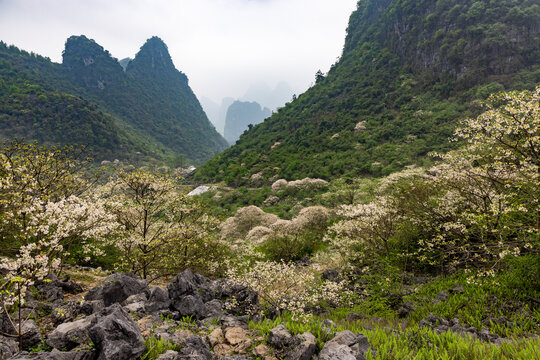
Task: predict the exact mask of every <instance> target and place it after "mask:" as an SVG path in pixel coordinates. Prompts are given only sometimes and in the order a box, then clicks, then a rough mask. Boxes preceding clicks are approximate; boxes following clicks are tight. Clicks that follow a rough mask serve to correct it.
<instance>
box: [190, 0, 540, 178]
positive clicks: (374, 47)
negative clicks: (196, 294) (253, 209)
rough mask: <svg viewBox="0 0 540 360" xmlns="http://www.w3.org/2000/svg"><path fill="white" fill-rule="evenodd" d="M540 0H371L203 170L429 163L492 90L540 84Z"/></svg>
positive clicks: (328, 170)
mask: <svg viewBox="0 0 540 360" xmlns="http://www.w3.org/2000/svg"><path fill="white" fill-rule="evenodd" d="M538 24H540V1H539V0H523V1H516V0H500V1H487V0H362V1H359V2H358V5H357V9H356V11H354V12H353V14H352V15H351V17H350V20H349V26H348V29H347V37H346V41H345V46H344V50H343V54H342V56H341V58H340V59H339V60H338V62H337V63H336V64H334V65H333V66H332V67H331V69H330V71H329V72H328V74H327V75H326V76H322V77H319V79H318V81H317V83H316V84H315V85H314V86H313V87H312V88H310V89H309V90H308V91H307V92H305V93H304V94H302V95H300V96H298V98H297V99H296V100H294V101H292V102H291V103H290V104H288V105H287V106H285V107H284V108H281V109H280V110H279V111H278V112H277V113H275V114H274V115H273V116H272V117H270V118H269V119H267V120H265V121H264V122H263V123H262V124H259V125H257V126H254V127H253V129H251V130H249V131H248V132H246V133H245V134H244V135H242V136H241V137H240V140H239V141H238V142H237V144H236V145H235V146H232V147H230V148H229V149H227V150H226V151H225V152H224V153H223V154H222V155H220V156H218V157H216V158H214V159H212V160H210V161H209V162H207V163H206V164H205V165H204V166H203V167H201V168H199V169H198V171H197V172H196V174H195V179H197V180H201V181H209V180H212V181H222V180H225V181H226V182H228V183H230V184H236V185H240V184H249V181H250V178H251V176H252V175H253V174H261V175H262V176H263V178H265V179H267V181H268V182H270V181H272V179H276V178H286V179H289V180H291V179H301V178H304V177H318V178H326V179H331V178H335V177H352V176H359V175H363V176H380V175H386V174H389V173H391V172H393V171H397V170H399V169H402V168H403V167H404V166H406V165H409V164H425V163H429V160H428V159H427V154H428V153H429V152H430V151H434V150H436V151H445V150H448V149H450V148H451V147H453V146H456V144H455V143H450V142H449V141H448V139H449V137H450V136H451V135H452V133H453V130H454V129H455V126H456V124H457V121H458V120H459V119H460V118H464V117H468V116H474V115H476V114H478V113H479V111H480V110H481V108H480V106H479V105H478V102H477V100H482V99H485V98H486V97H487V96H488V95H489V94H490V93H493V92H498V91H502V90H511V89H531V88H533V87H534V86H535V85H536V84H539V83H540V26H538Z"/></svg>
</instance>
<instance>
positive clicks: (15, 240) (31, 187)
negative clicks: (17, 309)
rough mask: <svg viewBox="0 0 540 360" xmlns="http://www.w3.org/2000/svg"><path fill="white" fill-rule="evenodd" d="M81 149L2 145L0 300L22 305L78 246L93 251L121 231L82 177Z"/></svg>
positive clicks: (0, 170) (0, 162)
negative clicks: (0, 274)
mask: <svg viewBox="0 0 540 360" xmlns="http://www.w3.org/2000/svg"><path fill="white" fill-rule="evenodd" d="M79 150H80V149H74V148H71V147H64V148H56V147H45V146H38V145H36V144H25V143H22V142H19V141H12V142H10V143H4V144H2V145H1V146H0V244H2V246H1V247H0V249H1V250H0V251H2V252H3V255H4V256H5V257H4V258H2V259H1V261H0V270H2V272H3V273H4V274H5V275H4V276H3V278H2V279H1V291H0V297H1V300H2V302H3V304H4V305H6V306H8V305H14V304H21V303H22V302H23V301H24V298H25V293H26V291H27V290H28V288H29V287H30V286H32V285H33V284H34V283H35V281H37V280H41V279H43V278H44V277H45V276H46V275H47V274H49V273H51V272H55V271H58V270H59V268H60V267H61V264H62V261H63V260H64V259H65V257H66V256H68V255H69V251H70V248H71V246H72V245H73V244H74V242H78V243H82V245H83V251H85V252H87V253H88V254H89V253H90V252H91V251H94V250H95V249H94V247H93V246H92V245H93V243H94V242H100V241H102V240H103V239H104V238H105V237H107V236H108V235H109V234H110V233H111V232H113V231H114V230H115V228H116V227H117V224H116V222H115V221H114V218H113V217H112V216H111V215H110V214H108V213H107V212H106V211H105V208H104V206H103V203H102V202H101V201H99V199H96V198H95V197H93V195H92V194H91V193H90V192H89V191H87V190H88V188H89V185H88V182H87V181H85V180H84V179H83V178H82V176H81V175H80V173H79V172H80V170H81V167H82V166H83V164H84V163H85V161H81V160H79V159H78V157H79V155H80V153H79Z"/></svg>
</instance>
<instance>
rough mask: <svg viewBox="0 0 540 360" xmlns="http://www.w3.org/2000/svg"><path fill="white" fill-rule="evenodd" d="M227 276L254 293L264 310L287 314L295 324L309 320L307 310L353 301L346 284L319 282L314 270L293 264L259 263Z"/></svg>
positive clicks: (234, 270)
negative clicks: (289, 313)
mask: <svg viewBox="0 0 540 360" xmlns="http://www.w3.org/2000/svg"><path fill="white" fill-rule="evenodd" d="M227 275H228V277H229V279H230V281H232V282H233V283H237V284H242V285H245V286H248V287H249V288H250V289H252V290H254V291H256V292H257V293H258V294H259V297H260V300H261V305H262V306H263V308H264V309H270V308H272V309H273V310H277V311H279V312H281V311H289V312H291V314H292V315H293V319H294V320H295V321H307V320H309V318H310V317H311V314H310V312H309V311H308V310H309V309H313V308H316V307H318V306H320V305H322V304H327V303H331V304H333V305H344V304H348V302H349V301H350V299H351V298H352V293H351V292H350V291H349V290H348V289H347V288H346V284H345V282H339V283H337V282H331V281H322V280H320V279H318V277H317V276H316V273H315V272H313V270H311V269H308V268H303V267H298V266H295V265H293V264H286V263H278V262H265V261H259V262H255V263H254V264H252V265H251V266H249V267H247V268H245V269H243V270H238V269H230V270H229V272H228V274H227Z"/></svg>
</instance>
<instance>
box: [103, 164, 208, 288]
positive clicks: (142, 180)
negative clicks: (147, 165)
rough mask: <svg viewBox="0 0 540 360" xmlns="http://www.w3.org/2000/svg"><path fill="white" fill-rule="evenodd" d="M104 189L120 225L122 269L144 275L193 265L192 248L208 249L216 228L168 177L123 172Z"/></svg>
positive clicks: (141, 172) (118, 246)
mask: <svg viewBox="0 0 540 360" xmlns="http://www.w3.org/2000/svg"><path fill="white" fill-rule="evenodd" d="M101 193H102V195H103V196H104V197H105V198H106V200H107V204H108V205H107V206H108V208H109V211H110V212H111V213H113V214H114V215H115V216H116V220H117V221H118V223H120V224H121V227H122V229H121V232H120V234H119V236H118V237H117V238H115V239H114V240H113V241H112V244H113V245H114V246H116V247H117V248H118V249H119V250H120V252H121V253H122V258H121V261H120V263H119V265H120V267H121V268H123V269H126V270H130V271H132V272H134V273H138V274H140V275H141V276H142V277H143V278H145V279H147V278H151V279H152V278H154V277H158V276H162V275H168V274H172V273H173V272H174V271H177V270H178V269H179V268H181V267H182V265H183V264H186V265H188V266H189V263H190V261H191V260H192V259H191V258H190V256H191V255H192V250H194V249H198V245H201V246H203V247H204V241H205V240H207V239H208V238H210V233H211V232H212V231H213V230H214V229H215V227H216V226H217V222H216V221H215V219H214V218H213V217H211V216H208V215H206V214H205V213H204V212H203V211H201V209H200V208H199V207H197V206H196V205H195V203H194V202H192V201H190V200H189V199H188V198H187V197H186V195H185V194H183V193H182V192H181V191H179V189H178V187H177V185H176V184H175V183H174V181H173V180H172V179H171V178H169V177H168V176H166V175H157V174H154V173H152V172H149V171H145V170H141V169H138V170H133V171H129V172H128V171H121V172H119V173H118V176H117V179H115V180H113V181H111V182H110V183H109V184H107V185H106V186H104V187H103V188H102V189H101ZM201 243H202V244H201ZM206 246H208V244H206ZM216 250H218V249H216ZM199 255H202V254H200V253H199V254H198V255H197V256H199ZM208 255H209V254H207V257H206V258H207V259H208V258H209V256H208ZM203 256H204V255H203ZM210 257H211V256H210Z"/></svg>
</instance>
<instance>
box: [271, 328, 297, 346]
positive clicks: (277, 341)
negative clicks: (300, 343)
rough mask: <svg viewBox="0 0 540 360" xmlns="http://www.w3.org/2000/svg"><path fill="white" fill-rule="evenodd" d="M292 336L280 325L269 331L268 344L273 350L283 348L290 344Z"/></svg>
mask: <svg viewBox="0 0 540 360" xmlns="http://www.w3.org/2000/svg"><path fill="white" fill-rule="evenodd" d="M292 341H293V336H292V335H291V333H290V332H289V330H287V329H286V328H285V326H283V325H282V324H280V325H278V326H276V327H275V328H273V329H271V330H270V332H269V333H268V343H269V344H270V345H272V346H273V347H275V348H278V349H279V348H283V347H286V346H288V345H290V344H291V342H292Z"/></svg>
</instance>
